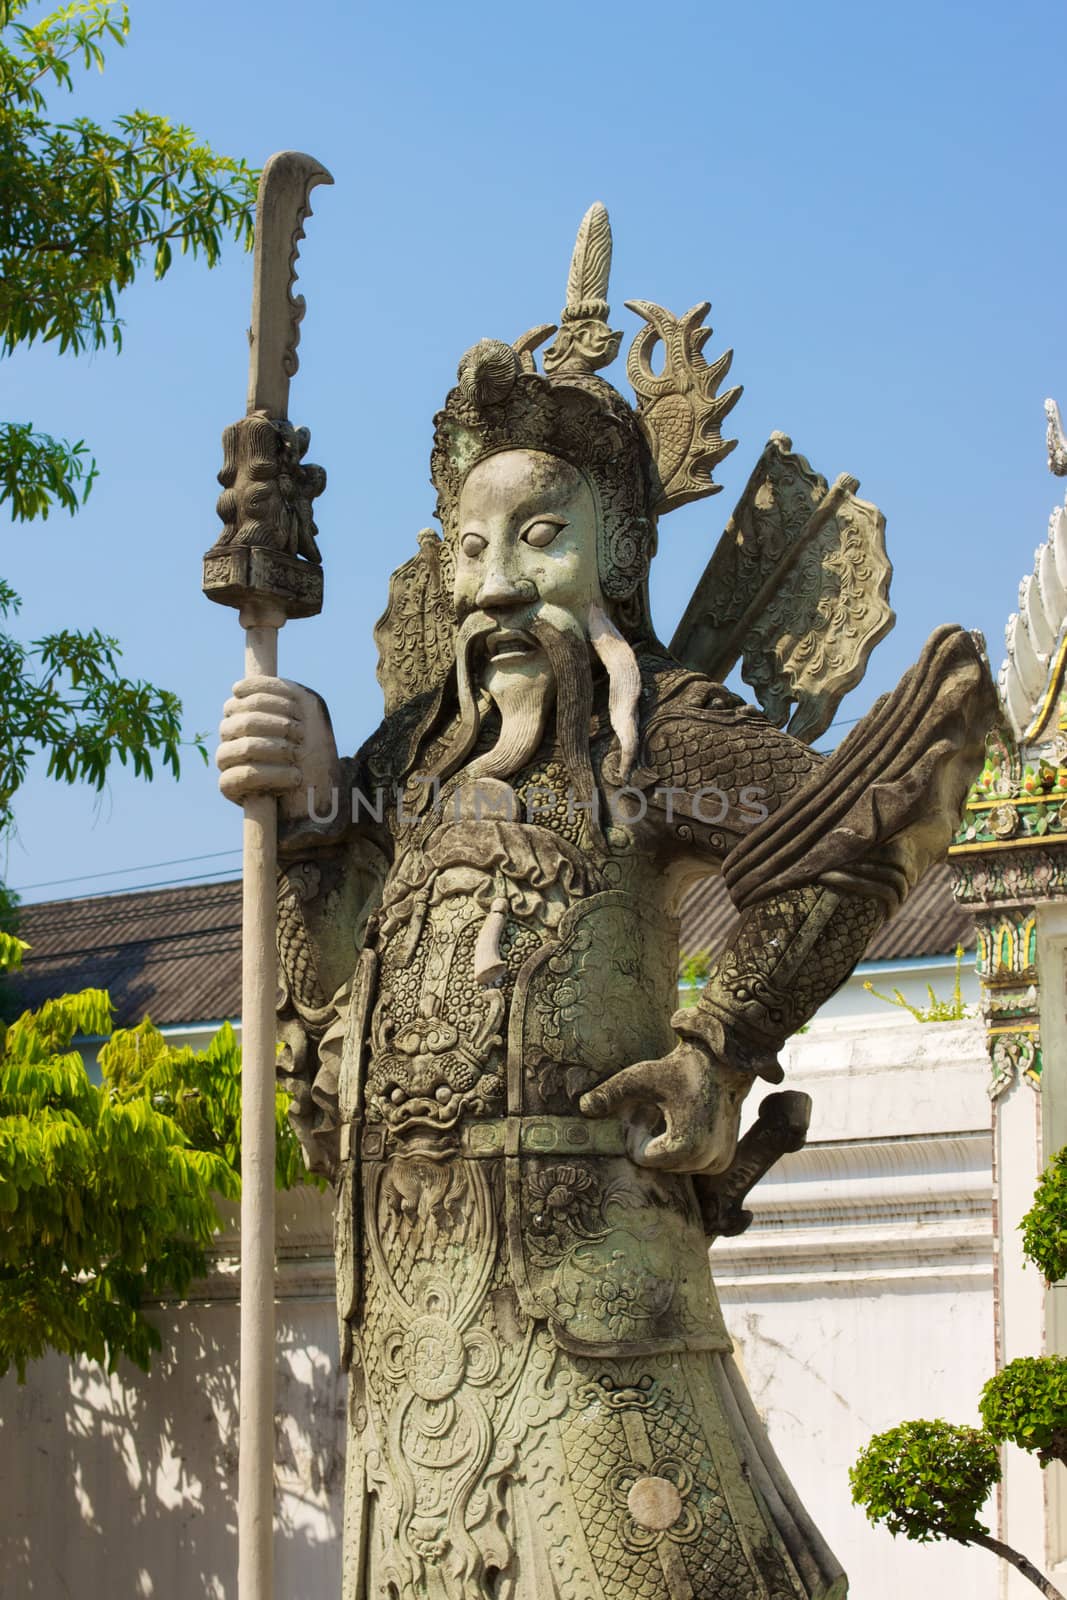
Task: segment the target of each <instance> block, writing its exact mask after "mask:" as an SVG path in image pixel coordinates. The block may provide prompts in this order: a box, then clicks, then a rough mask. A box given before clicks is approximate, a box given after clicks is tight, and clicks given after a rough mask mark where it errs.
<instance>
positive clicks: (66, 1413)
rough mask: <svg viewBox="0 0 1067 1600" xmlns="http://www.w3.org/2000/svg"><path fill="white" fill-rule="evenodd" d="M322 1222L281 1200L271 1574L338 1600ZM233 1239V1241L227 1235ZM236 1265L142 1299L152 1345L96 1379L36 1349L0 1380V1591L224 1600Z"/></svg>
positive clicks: (332, 1357) (21, 1598)
mask: <svg viewBox="0 0 1067 1600" xmlns="http://www.w3.org/2000/svg"><path fill="white" fill-rule="evenodd" d="M329 1238H330V1219H329V1209H328V1204H327V1202H326V1197H324V1196H322V1195H321V1194H319V1193H318V1192H317V1191H310V1190H309V1191H305V1192H298V1193H295V1194H292V1195H287V1196H279V1306H278V1324H277V1326H278V1359H277V1365H276V1372H275V1405H276V1418H277V1420H276V1446H275V1461H276V1469H275V1483H276V1492H275V1583H276V1594H277V1595H278V1597H279V1600H282V1597H285V1600H336V1596H337V1595H338V1593H339V1588H340V1566H341V1563H340V1532H341V1504H342V1485H343V1474H344V1405H345V1389H346V1382H345V1379H344V1378H343V1376H342V1375H341V1373H340V1371H339V1368H338V1360H337V1325H336V1318H335V1313H334V1308H333V1283H332V1276H333V1274H332V1262H331V1260H330V1257H329V1249H330V1245H329ZM231 1242H232V1241H231ZM237 1287H238V1283H237V1274H236V1268H235V1263H234V1261H233V1259H232V1257H229V1258H224V1259H222V1260H221V1261H220V1263H219V1266H218V1270H217V1271H216V1272H215V1273H213V1275H212V1277H211V1279H210V1280H209V1281H208V1282H207V1283H205V1284H204V1285H203V1286H202V1290H201V1293H200V1295H199V1297H198V1298H197V1299H195V1300H191V1301H189V1302H186V1303H184V1304H182V1305H181V1306H175V1307H168V1308H166V1309H161V1310H159V1311H156V1312H155V1313H153V1321H154V1322H155V1323H156V1325H157V1327H158V1328H159V1330H160V1332H161V1334H162V1336H163V1354H162V1355H161V1356H157V1358H156V1360H155V1361H154V1362H153V1367H152V1371H151V1373H150V1374H148V1375H145V1374H143V1373H140V1372H138V1371H136V1369H134V1368H131V1367H130V1366H129V1365H124V1366H123V1368H122V1370H121V1371H120V1373H119V1374H117V1375H116V1376H115V1377H114V1378H111V1379H108V1377H107V1376H106V1374H104V1373H103V1372H102V1371H101V1369H100V1368H99V1367H97V1366H95V1365H93V1364H92V1363H90V1362H78V1363H76V1364H72V1363H70V1362H68V1361H65V1360H62V1359H60V1358H59V1357H55V1356H51V1357H49V1358H47V1359H46V1360H44V1361H42V1362H39V1363H36V1364H35V1365H34V1366H33V1367H31V1368H30V1370H29V1374H28V1381H27V1383H26V1384H25V1385H24V1386H23V1387H21V1388H20V1387H19V1386H18V1385H17V1384H16V1382H15V1379H14V1376H13V1375H9V1376H8V1377H6V1378H4V1379H3V1380H2V1382H0V1597H2V1600H68V1597H71V1600H74V1597H77V1600H104V1597H108V1600H111V1597H113V1600H193V1597H194V1596H195V1597H196V1600H233V1597H235V1596H236V1593H237V1519H236V1505H237V1448H236V1441H237V1354H238V1345H239V1341H238V1305H237V1298H236V1295H237Z"/></svg>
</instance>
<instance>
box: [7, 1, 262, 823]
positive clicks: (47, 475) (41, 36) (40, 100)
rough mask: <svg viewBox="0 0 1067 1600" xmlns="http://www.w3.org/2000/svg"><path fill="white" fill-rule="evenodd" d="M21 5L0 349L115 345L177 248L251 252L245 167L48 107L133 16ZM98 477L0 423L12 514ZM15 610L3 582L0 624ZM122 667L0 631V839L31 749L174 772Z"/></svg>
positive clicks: (78, 460) (62, 504) (79, 645)
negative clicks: (145, 277) (132, 303)
mask: <svg viewBox="0 0 1067 1600" xmlns="http://www.w3.org/2000/svg"><path fill="white" fill-rule="evenodd" d="M29 9H30V0H0V193H2V195H3V205H2V206H0V356H11V355H12V354H13V353H14V352H15V351H17V350H18V349H20V348H23V347H25V346H28V345H31V344H33V343H35V342H37V341H42V342H46V343H51V344H52V345H53V346H54V347H55V348H56V349H58V350H59V351H62V352H66V353H68V354H71V355H80V354H82V353H83V352H86V351H93V350H100V349H103V348H105V347H111V348H114V349H116V350H118V349H119V348H120V347H121V344H122V320H121V318H120V316H119V314H118V297H119V295H120V294H121V293H122V291H123V290H124V289H127V288H129V286H130V285H131V284H132V283H133V282H134V281H135V279H136V277H137V275H138V274H139V273H141V272H144V271H148V272H151V273H152V274H153V275H154V276H155V277H156V278H162V277H164V276H165V274H166V273H167V271H168V270H169V269H170V266H171V264H172V262H173V260H174V252H175V250H176V249H177V251H178V252H179V253H184V254H188V255H192V256H199V257H200V258H201V259H203V260H204V261H205V262H206V263H207V265H208V266H214V265H215V263H216V262H217V261H218V260H219V258H220V255H221V252H222V249H223V246H224V244H225V241H226V240H227V238H232V239H234V240H235V241H236V242H237V243H238V244H239V245H243V246H245V247H246V248H247V247H249V246H250V245H251V242H252V227H253V219H254V206H255V187H256V174H255V173H254V172H253V171H252V170H251V169H250V168H249V167H248V166H246V164H245V163H244V162H243V161H236V160H233V159H231V158H230V157H228V156H220V155H217V154H216V153H215V152H214V151H213V150H212V149H211V148H210V147H209V146H208V145H206V144H204V143H202V142H200V141H199V140H198V139H197V138H196V136H195V135H194V134H193V133H192V132H191V131H190V129H188V128H186V127H183V126H181V125H180V124H178V123H172V122H170V121H169V120H168V119H167V118H166V117H160V116H155V115H152V114H150V113H149V112H146V111H133V112H131V113H130V114H129V115H128V116H122V117H119V118H118V119H117V120H116V121H115V123H114V124H113V125H112V126H109V127H104V126H102V125H101V124H99V123H96V122H93V121H91V120H90V119H89V118H87V117H77V116H75V117H72V118H70V119H69V120H67V121H63V120H57V119H56V118H55V117H53V116H52V115H50V112H49V104H48V95H49V92H50V91H51V92H52V93H53V94H55V93H59V94H65V93H67V92H70V91H73V89H74V86H75V79H74V69H75V68H79V69H83V70H84V69H89V68H94V67H95V68H97V69H99V70H103V66H104V52H105V47H106V46H108V45H112V46H117V45H124V44H125V43H126V38H127V34H128V32H129V14H128V10H127V8H126V7H125V6H124V5H116V4H111V3H104V0H91V3H88V4H72V5H66V6H64V7H62V9H60V10H57V11H54V12H52V13H50V14H46V15H43V16H38V17H37V20H35V21H28V20H25V17H26V13H27V11H28V10H29ZM95 477H96V464H95V461H94V460H93V457H92V455H91V452H90V450H89V447H88V445H87V444H86V443H85V441H84V440H81V439H79V440H76V441H73V442H71V441H69V440H65V439H57V438H54V437H53V436H52V435H51V434H49V433H47V432H42V431H40V430H39V429H37V428H36V427H35V426H34V423H33V422H32V421H29V420H25V419H16V420H12V421H0V506H6V507H7V509H8V511H9V513H10V515H11V517H12V519H13V520H14V521H16V522H19V521H23V522H24V521H28V520H30V519H32V518H45V517H47V516H48V514H49V512H50V511H52V510H53V509H55V508H57V507H58V508H60V509H61V510H65V511H68V512H71V513H73V512H75V511H77V509H78V508H79V506H80V505H81V504H82V503H83V502H84V500H85V497H86V496H87V495H88V493H89V491H90V489H91V488H92V485H93V481H94V479H95ZM18 604H19V600H18V596H17V595H16V594H15V593H14V592H13V591H12V590H11V589H10V588H9V587H8V586H7V585H5V584H2V583H0V617H9V616H10V615H11V614H12V613H14V612H15V611H17V609H18ZM119 657H120V650H119V645H118V642H117V641H116V640H115V639H113V638H110V637H108V636H107V635H105V634H103V633H101V632H99V631H98V630H96V629H90V630H87V631H84V632H81V631H71V630H62V631H59V632H56V633H51V634H48V635H45V636H44V637H42V638H40V639H36V640H33V641H32V642H31V643H29V644H20V643H18V642H16V641H15V640H14V639H13V638H11V637H9V636H7V635H6V634H4V633H0V697H2V699H3V703H4V711H5V715H4V726H3V729H2V731H0V832H2V831H3V829H4V828H6V827H10V825H11V821H12V810H11V806H12V800H13V797H14V795H15V793H16V791H17V790H18V787H19V785H20V784H21V782H22V780H23V777H24V776H25V772H26V768H27V764H28V762H29V759H30V757H31V755H32V754H33V753H34V752H35V751H38V750H40V751H43V752H44V753H45V754H46V755H47V757H48V771H49V774H50V776H52V777H54V778H56V779H58V780H60V781H62V782H67V783H71V782H75V781H78V780H83V781H86V782H88V783H90V784H92V785H93V786H94V787H96V788H98V789H99V788H101V787H102V786H103V784H104V782H105V780H106V776H107V773H108V770H109V768H110V766H111V763H112V761H113V760H115V759H116V758H117V759H118V761H120V762H122V763H124V764H125V763H129V764H130V765H131V766H132V768H133V770H134V772H135V773H137V774H138V775H139V776H141V777H146V778H149V777H151V776H152V773H153V757H154V756H155V757H158V759H159V760H160V761H161V762H162V764H163V765H164V766H165V767H169V768H170V769H171V770H172V771H173V772H175V773H177V771H178V766H179V746H180V742H181V720H180V719H181V704H180V702H179V700H178V699H177V697H176V696H175V695H173V694H171V693H169V692H167V691H166V690H163V689H158V688H156V687H155V686H154V685H152V684H150V683H144V682H140V681H137V680H133V679H128V678H125V677H123V676H122V674H121V672H120V671H119V666H118V662H119ZM201 749H202V747H201Z"/></svg>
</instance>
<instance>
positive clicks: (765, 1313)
mask: <svg viewBox="0 0 1067 1600" xmlns="http://www.w3.org/2000/svg"><path fill="white" fill-rule="evenodd" d="M787 1068H788V1080H787V1081H788V1084H789V1086H791V1087H797V1088H803V1089H805V1090H807V1091H808V1092H809V1093H811V1094H812V1096H813V1098H814V1101H815V1110H814V1115H813V1121H812V1130H811V1142H810V1143H809V1146H808V1147H807V1148H806V1149H805V1150H804V1151H802V1152H800V1153H799V1154H798V1155H796V1156H793V1157H789V1158H787V1160H786V1161H785V1162H783V1163H782V1164H781V1165H780V1167H779V1168H777V1169H775V1173H774V1174H773V1175H772V1176H771V1177H770V1178H769V1179H768V1180H767V1181H766V1182H765V1183H764V1184H763V1185H761V1186H760V1189H759V1190H758V1191H757V1196H756V1197H754V1199H753V1209H754V1210H755V1211H756V1213H757V1219H756V1222H755V1223H754V1225H753V1227H752V1228H751V1229H750V1230H749V1232H748V1233H746V1234H744V1235H742V1236H741V1237H740V1238H738V1239H735V1240H720V1241H719V1242H718V1243H717V1244H716V1246H715V1248H714V1253H713V1258H712V1260H713V1266H714V1268H715V1274H716V1278H717V1281H718V1282H719V1285H720V1291H721V1294H722V1299H723V1303H724V1309H725V1310H726V1314H727V1319H728V1322H729V1324H730V1327H731V1330H732V1332H733V1334H734V1337H735V1339H736V1341H737V1344H738V1354H739V1357H740V1360H741V1363H742V1365H743V1369H744V1370H745V1372H746V1374H747V1377H748V1381H749V1383H750V1385H751V1388H752V1391H753V1394H754V1397H755V1400H756V1404H757V1406H758V1408H759V1409H760V1411H761V1413H762V1414H763V1415H764V1417H765V1419H766V1421H767V1423H768V1425H769V1429H770V1433H771V1438H772V1440H773V1442H774V1444H775V1446H776V1448H777V1450H778V1452H779V1454H780V1455H781V1457H782V1459H783V1462H784V1463H785V1465H786V1467H787V1469H788V1470H789V1472H790V1473H791V1475H792V1477H793V1478H794V1481H795V1482H796V1484H797V1486H798V1489H799V1490H800V1493H801V1495H802V1497H803V1498H804V1500H805V1501H806V1502H807V1504H808V1507H809V1509H810V1510H811V1512H812V1514H813V1515H814V1517H815V1519H816V1521H817V1523H818V1524H819V1526H820V1528H821V1529H822V1531H823V1533H824V1534H825V1536H826V1537H827V1539H828V1541H829V1543H830V1544H831V1546H832V1547H833V1548H834V1550H835V1551H836V1553H837V1554H838V1556H839V1557H840V1558H841V1560H842V1561H843V1563H844V1565H845V1566H846V1568H847V1570H848V1571H849V1573H850V1577H851V1579H852V1588H851V1593H852V1596H853V1600H890V1597H892V1600H899V1597H900V1596H901V1595H902V1594H909V1593H910V1594H915V1595H918V1596H927V1595H935V1594H945V1595H951V1596H953V1597H956V1596H960V1597H963V1596H966V1597H967V1600H996V1597H997V1594H998V1580H997V1563H996V1562H995V1561H994V1560H993V1558H992V1557H990V1556H989V1555H988V1554H986V1553H985V1552H968V1551H965V1550H962V1549H960V1548H959V1547H958V1546H927V1547H922V1548H920V1547H918V1546H913V1545H908V1544H907V1543H906V1542H905V1541H903V1540H897V1541H894V1540H892V1539H891V1538H890V1537H889V1535H888V1534H886V1533H885V1532H884V1531H883V1530H881V1529H875V1528H871V1527H870V1526H869V1524H868V1523H867V1522H866V1520H865V1518H864V1517H863V1515H862V1513H860V1512H859V1511H857V1510H856V1509H855V1508H853V1507H852V1506H851V1505H850V1503H849V1492H848V1482H847V1469H848V1466H849V1465H850V1464H851V1462H852V1461H853V1460H854V1459H855V1455H856V1453H857V1451H858V1450H859V1449H860V1447H861V1446H862V1445H863V1444H864V1443H865V1442H866V1441H867V1439H868V1438H869V1437H870V1435H871V1434H872V1433H874V1432H876V1431H879V1430H880V1429H883V1428H885V1427H888V1426H890V1425H891V1424H893V1423H895V1422H898V1421H902V1420H904V1419H906V1418H909V1417H914V1416H931V1415H939V1416H944V1417H946V1418H948V1419H949V1420H952V1421H974V1420H975V1416H976V1413H975V1400H976V1397H977V1393H978V1390H979V1389H980V1387H981V1384H982V1382H983V1381H984V1379H985V1378H986V1377H987V1376H988V1375H989V1373H990V1371H991V1370H992V1362H993V1302H992V1228H991V1206H990V1201H991V1174H990V1131H989V1130H990V1107H989V1100H988V1097H987V1094H986V1083H987V1081H988V1074H989V1068H988V1058H987V1057H986V1054H985V1049H984V1043H983V1039H982V1032H981V1028H980V1026H979V1024H978V1023H976V1022H975V1023H970V1022H968V1023H959V1024H936V1025H933V1024H932V1025H926V1026H920V1025H919V1024H917V1023H915V1022H914V1021H913V1020H912V1019H911V1018H910V1017H908V1016H907V1015H906V1014H904V1013H900V1014H899V1015H898V1014H897V1013H896V1012H894V1011H892V1010H888V1009H885V1008H883V1009H881V1010H880V1012H879V1013H875V1014H873V1015H865V1016H863V1017H855V1016H853V1017H852V1018H851V1019H850V1018H848V1017H847V1016H846V1017H844V1018H841V1017H840V1016H838V1017H836V1018H835V1017H833V1016H831V1017H829V1018H825V1017H824V1018H823V1019H822V1020H819V1021H817V1022H816V1023H815V1024H814V1025H813V1027H812V1028H811V1030H810V1031H809V1032H808V1033H806V1034H804V1035H802V1036H801V1037H800V1038H799V1039H797V1040H795V1041H794V1042H793V1043H792V1044H791V1046H790V1049H789V1059H788V1061H787ZM279 1198H280V1201H281V1205H280V1237H279V1280H278V1282H279V1316H278V1327H279V1344H278V1380H277V1382H278V1411H279V1417H281V1418H284V1421H280V1422H279V1425H278V1450H277V1460H278V1467H277V1500H276V1528H277V1531H276V1570H277V1595H278V1596H279V1600H281V1597H283V1596H284V1597H285V1600H335V1596H336V1594H337V1589H338V1572H339V1539H340V1522H341V1491H342V1461H343V1440H344V1423H343V1407H344V1386H343V1382H342V1380H341V1378H340V1377H339V1375H338V1372H337V1340H336V1330H335V1325H334V1313H333V1304H332V1263H331V1260H330V1245H329V1217H328V1208H327V1204H326V1200H325V1197H323V1196H322V1195H320V1194H317V1193H315V1192H311V1191H309V1192H306V1193H304V1192H299V1193H297V1194H295V1195H290V1196H287V1197H279ZM229 1243H230V1244H231V1245H232V1240H231V1241H229ZM226 1245H227V1241H225V1240H224V1241H223V1246H224V1249H225V1247H226ZM236 1291H237V1281H236V1269H235V1264H234V1262H233V1260H232V1257H226V1256H225V1255H224V1257H223V1259H221V1260H220V1262H219V1264H218V1268H217V1270H216V1271H215V1272H214V1274H213V1275H212V1278H211V1279H210V1280H209V1282H208V1283H207V1284H205V1285H204V1286H203V1289H202V1293H201V1297H200V1299H199V1300H198V1301H196V1302H191V1303H188V1304H185V1305H183V1306H180V1307H173V1308H167V1309H165V1310H162V1311H160V1312H159V1313H158V1314H157V1320H158V1322H159V1325H160V1328H161V1331H162V1332H163V1336H164V1344H165V1350H166V1355H165V1357H164V1358H160V1359H157V1362H156V1364H155V1367H154V1370H153V1372H152V1374H151V1375H150V1376H148V1377H144V1376H143V1375H141V1374H139V1373H135V1372H131V1371H130V1369H128V1368H127V1369H126V1370H125V1371H124V1372H123V1373H122V1374H120V1375H119V1376H118V1377H116V1378H115V1379H111V1380H107V1379H106V1378H104V1377H102V1376H101V1374H100V1373H99V1372H98V1371H97V1370H96V1369H95V1368H93V1367H91V1366H90V1365H89V1364H79V1365H77V1366H75V1367H71V1365H70V1364H69V1363H66V1362H64V1361H60V1360H58V1359H49V1360H47V1361H44V1362H41V1363H39V1364H38V1365H36V1366H35V1367H33V1368H31V1372H30V1378H29V1382H28V1383H27V1385H26V1386H25V1387H24V1388H22V1389H19V1388H18V1387H17V1386H16V1384H15V1382H14V1379H13V1377H8V1378H7V1379H5V1380H4V1381H3V1382H2V1383H0V1597H2V1600H24V1597H27V1600H66V1597H67V1596H75V1595H76V1596H78V1597H89V1600H97V1597H98V1596H99V1597H103V1596H105V1595H107V1596H112V1595H113V1596H115V1597H116V1600H126V1597H136V1600H189V1597H190V1596H193V1595H195V1596H197V1597H198V1600H199V1597H200V1596H205V1597H207V1600H233V1597H234V1596H235V1594H236V1586H235V1555H236V1535H235V1488H236V1450H235V1419H236V1375H235V1369H236V1355H237V1345H238V1339H237V1318H238V1310H237V1302H236Z"/></svg>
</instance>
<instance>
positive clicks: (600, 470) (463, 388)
mask: <svg viewBox="0 0 1067 1600" xmlns="http://www.w3.org/2000/svg"><path fill="white" fill-rule="evenodd" d="M434 420H435V433H434V449H433V456H432V458H431V474H432V477H433V481H434V485H435V486H436V489H437V497H438V498H437V514H438V516H439V517H440V519H441V525H442V529H443V531H444V536H445V542H446V545H448V546H450V547H454V544H455V540H456V538H457V534H458V529H457V525H456V514H457V506H458V503H459V493H460V489H461V488H462V485H463V481H464V479H465V478H466V476H467V474H468V473H469V472H470V470H471V468H472V467H474V466H475V465H476V464H477V463H478V462H479V461H483V460H485V458H486V457H487V456H491V455H495V454H497V453H498V452H500V451H502V450H536V451H540V452H543V453H545V454H547V455H554V456H561V457H562V458H563V460H564V461H569V462H570V464H571V466H573V467H576V468H577V469H578V471H579V472H581V473H582V474H583V475H584V476H585V478H586V480H587V482H588V483H589V485H590V487H591V488H592V490H593V494H594V497H595V500H596V503H597V510H598V518H597V524H598V531H597V566H598V569H599V573H600V586H601V588H602V590H603V592H604V595H605V597H606V598H607V599H608V600H611V601H619V602H625V601H627V600H629V599H631V598H632V597H633V596H634V595H635V594H636V593H637V592H638V591H639V590H640V588H641V587H642V585H643V583H644V581H645V578H646V577H647V574H648V568H649V563H650V561H651V559H652V555H653V553H654V551H655V545H656V521H655V516H654V514H653V510H652V499H651V481H652V477H651V466H652V463H651V458H650V454H649V448H648V445H647V443H646V441H645V438H644V435H643V434H642V432H641V428H640V426H639V424H638V420H637V417H636V415H635V414H634V411H633V409H632V408H631V407H630V406H628V405H627V403H626V401H625V400H624V399H623V397H622V396H621V395H620V394H618V393H617V392H616V390H615V389H613V388H612V387H611V385H610V384H609V383H606V382H605V381H604V380H603V379H602V378H598V377H596V376H595V375H594V374H592V373H573V372H567V373H565V374H564V373H560V374H558V375H557V376H552V377H549V376H542V375H541V374H540V373H537V372H533V371H524V370H523V366H522V359H521V357H520V355H519V354H518V353H517V352H516V350H515V349H514V348H513V346H511V345H509V344H504V343H503V342H502V341H500V340H498V339H483V340H482V341H481V342H480V343H479V344H476V345H475V346H474V347H473V349H471V350H468V351H467V353H466V355H465V356H464V357H463V360H462V361H461V362H460V365H459V374H458V382H457V384H456V387H455V388H454V389H453V390H452V391H451V392H450V394H449V396H448V399H447V400H446V402H445V407H444V410H443V411H441V412H439V413H438V415H437V417H436V418H435V419H434Z"/></svg>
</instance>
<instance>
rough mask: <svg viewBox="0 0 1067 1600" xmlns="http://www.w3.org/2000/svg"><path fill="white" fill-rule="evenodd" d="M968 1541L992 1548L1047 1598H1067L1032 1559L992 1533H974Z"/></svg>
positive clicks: (1064, 1599)
mask: <svg viewBox="0 0 1067 1600" xmlns="http://www.w3.org/2000/svg"><path fill="white" fill-rule="evenodd" d="M967 1543H968V1544H980V1545H981V1546H982V1549H983V1550H991V1551H992V1552H993V1554H994V1555H995V1556H999V1557H1000V1559H1001V1561H1007V1562H1008V1563H1009V1565H1011V1566H1013V1567H1014V1568H1015V1570H1016V1571H1017V1572H1021V1573H1022V1575H1023V1577H1024V1578H1029V1580H1030V1582H1031V1583H1032V1584H1033V1586H1034V1588H1035V1589H1040V1591H1041V1593H1042V1594H1043V1595H1044V1596H1045V1600H1067V1596H1065V1595H1064V1594H1063V1593H1062V1592H1061V1591H1060V1590H1059V1589H1057V1588H1055V1586H1054V1585H1053V1584H1051V1583H1050V1582H1049V1580H1048V1579H1047V1578H1046V1577H1045V1575H1044V1573H1043V1572H1039V1571H1038V1570H1037V1568H1036V1567H1035V1566H1034V1564H1033V1562H1032V1561H1027V1559H1026V1557H1025V1556H1024V1555H1021V1554H1020V1552H1019V1551H1018V1550H1013V1549H1012V1547H1011V1545H1010V1544H1004V1543H1003V1542H1002V1541H1001V1540H1000V1539H994V1538H993V1536H992V1534H990V1533H972V1534H970V1535H969V1536H968V1539H967Z"/></svg>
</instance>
